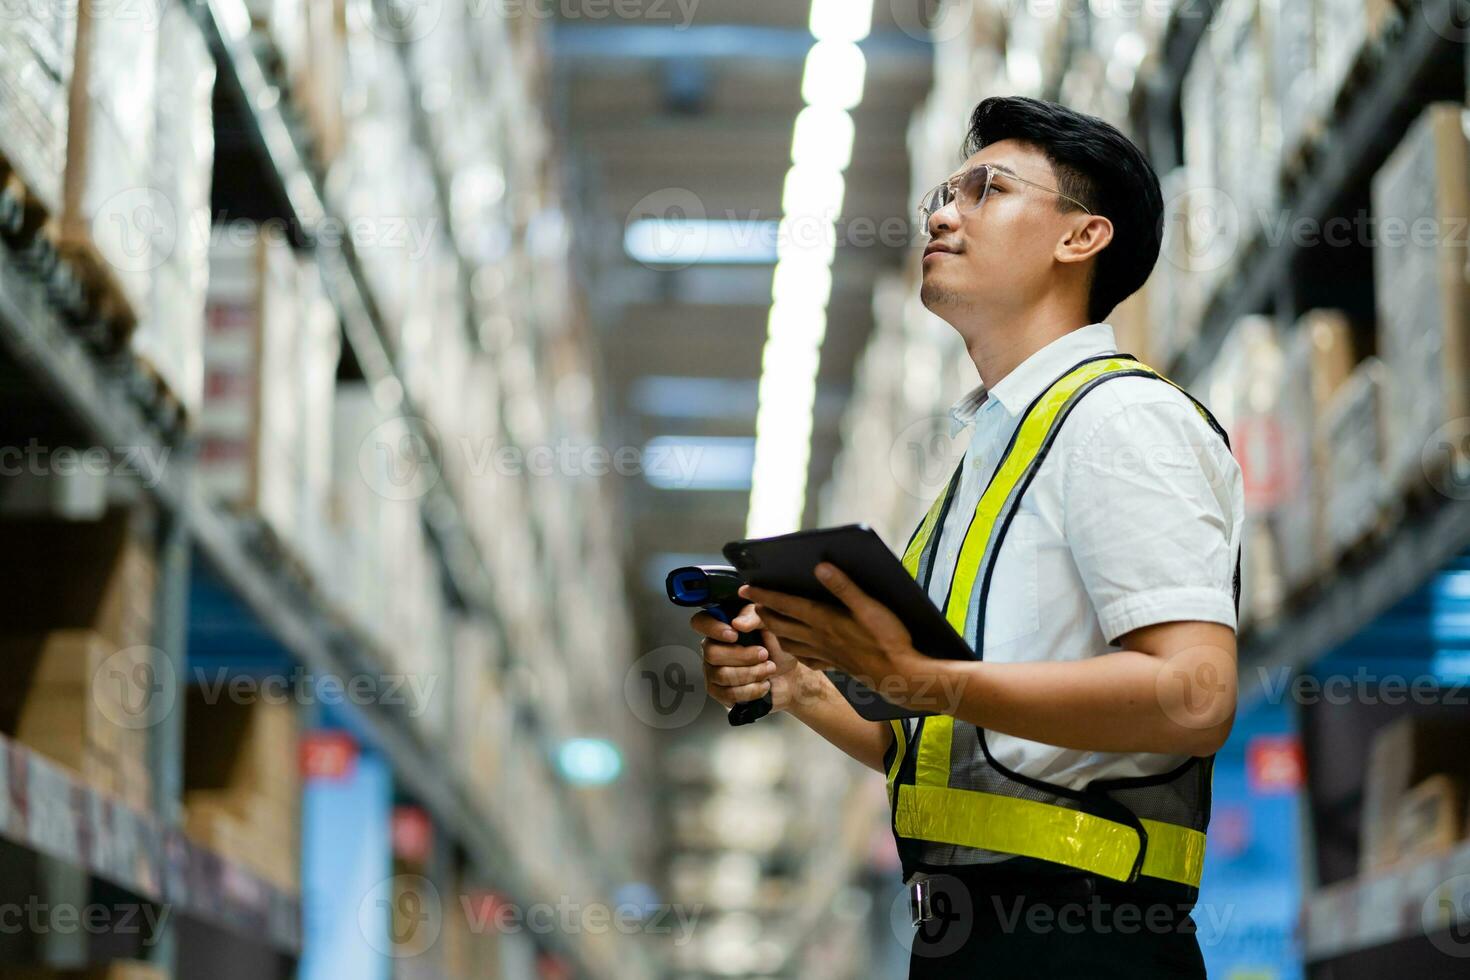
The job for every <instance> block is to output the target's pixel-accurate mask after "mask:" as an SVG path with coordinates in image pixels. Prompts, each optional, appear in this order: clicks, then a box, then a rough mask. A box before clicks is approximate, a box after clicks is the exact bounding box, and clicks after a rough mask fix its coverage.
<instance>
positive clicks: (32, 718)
mask: <svg viewBox="0 0 1470 980" xmlns="http://www.w3.org/2000/svg"><path fill="white" fill-rule="evenodd" d="M0 661H3V662H4V663H5V664H6V666H7V668H8V670H9V673H8V675H7V676H8V680H7V683H6V685H5V686H4V688H3V690H0V732H3V733H4V734H5V735H6V736H8V737H9V738H11V739H13V740H15V741H16V742H18V743H19V744H21V745H25V746H26V747H28V748H30V749H31V750H32V751H34V752H36V753H38V754H40V755H43V756H45V757H46V758H48V759H50V760H51V761H52V762H55V763H57V764H58V765H61V766H64V767H66V768H68V769H70V770H71V771H72V772H73V773H75V774H76V775H77V776H78V777H79V778H80V779H81V781H82V782H83V783H85V784H86V785H88V786H90V787H91V788H93V789H94V790H96V791H98V792H102V793H107V794H109V795H113V796H117V797H119V798H120V799H123V800H125V801H126V802H129V803H131V804H132V805H135V806H137V808H139V809H143V810H147V809H149V808H151V805H152V801H151V777H150V776H148V774H147V759H146V754H147V751H148V738H147V732H146V730H145V729H142V728H140V727H136V726H135V725H134V724H132V723H131V718H132V714H131V713H130V712H129V707H130V706H129V705H126V704H125V703H124V699H125V698H127V697H128V696H129V692H127V691H125V690H124V688H123V687H121V686H120V685H119V678H117V677H114V676H112V674H113V672H114V671H120V672H122V675H123V677H124V678H126V677H127V676H129V672H130V670H131V667H132V665H133V664H135V663H136V662H137V653H136V652H135V651H134V650H129V651H126V652H123V653H122V654H121V655H119V651H118V650H117V648H116V647H115V646H113V645H112V644H110V643H109V642H108V641H107V640H106V639H105V638H104V637H103V636H101V635H100V634H98V633H95V632H92V631H90V630H57V631H53V632H49V633H31V634H27V633H11V634H9V635H7V636H5V637H4V638H0ZM122 683H126V681H123V682H122ZM138 772H141V774H142V776H143V777H144V785H146V786H147V787H149V789H150V794H149V796H148V797H142V796H129V795H128V794H127V792H126V790H127V786H128V783H129V779H130V778H132V779H136V778H137V776H136V774H137V773H138ZM129 773H133V774H134V775H133V776H132V777H129V776H128V775H127V774H129Z"/></svg>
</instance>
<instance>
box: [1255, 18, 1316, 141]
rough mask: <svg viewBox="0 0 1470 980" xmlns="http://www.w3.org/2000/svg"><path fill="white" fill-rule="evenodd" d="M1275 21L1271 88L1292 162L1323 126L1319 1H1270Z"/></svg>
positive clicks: (1282, 134)
mask: <svg viewBox="0 0 1470 980" xmlns="http://www.w3.org/2000/svg"><path fill="white" fill-rule="evenodd" d="M1266 7H1267V9H1268V10H1269V16H1270V20H1271V88H1272V94H1273V99H1274V101H1275V103H1276V113H1277V119H1278V121H1279V125H1280V130H1281V150H1282V158H1283V159H1285V160H1290V159H1291V158H1292V157H1293V155H1294V154H1296V153H1297V151H1298V150H1299V148H1300V147H1301V146H1302V144H1303V142H1304V141H1305V140H1306V139H1307V138H1309V137H1310V136H1311V135H1312V134H1313V133H1314V132H1315V131H1316V130H1317V129H1318V128H1319V126H1320V122H1319V120H1318V117H1317V114H1316V108H1317V106H1316V100H1317V31H1318V27H1319V25H1318V22H1317V2H1316V0H1307V2H1305V3H1303V2H1302V0H1266Z"/></svg>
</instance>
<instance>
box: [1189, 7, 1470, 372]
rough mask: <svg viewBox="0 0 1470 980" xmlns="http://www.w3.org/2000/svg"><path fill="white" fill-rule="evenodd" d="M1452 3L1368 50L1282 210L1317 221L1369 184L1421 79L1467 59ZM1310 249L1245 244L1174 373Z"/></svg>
mask: <svg viewBox="0 0 1470 980" xmlns="http://www.w3.org/2000/svg"><path fill="white" fill-rule="evenodd" d="M1455 8H1456V4H1455V0H1424V2H1423V3H1422V4H1421V5H1420V6H1419V8H1418V9H1417V10H1415V11H1413V12H1411V13H1410V14H1409V16H1407V17H1406V18H1405V20H1404V22H1403V24H1402V27H1403V29H1402V30H1401V31H1398V32H1396V33H1394V34H1393V36H1390V37H1385V38H1379V39H1376V40H1375V41H1373V42H1371V43H1370V45H1369V47H1368V49H1367V50H1366V51H1365V52H1364V57H1365V58H1366V59H1367V61H1368V63H1369V65H1371V66H1372V67H1371V68H1370V69H1369V71H1368V73H1367V77H1366V78H1365V79H1363V81H1362V83H1361V85H1360V86H1359V87H1358V88H1357V91H1356V92H1355V93H1352V94H1349V95H1348V96H1347V97H1346V102H1347V105H1346V107H1345V110H1344V111H1343V113H1342V115H1341V116H1340V117H1339V118H1338V119H1337V120H1336V121H1335V122H1334V123H1333V124H1331V125H1329V126H1328V128H1327V130H1326V132H1325V134H1324V136H1323V137H1322V139H1321V140H1319V141H1317V144H1316V147H1315V149H1314V152H1313V153H1312V158H1313V162H1312V163H1311V164H1310V166H1309V167H1308V168H1307V169H1306V170H1305V172H1303V173H1302V174H1301V175H1300V176H1299V177H1298V178H1297V179H1296V180H1295V181H1294V184H1295V187H1296V188H1297V191H1296V194H1295V197H1294V198H1292V197H1288V198H1286V199H1284V200H1283V202H1282V204H1281V206H1280V208H1279V210H1280V212H1281V213H1283V214H1288V215H1290V216H1292V217H1293V218H1294V219H1296V220H1297V221H1310V222H1315V223H1317V224H1318V225H1319V226H1320V224H1321V223H1322V222H1325V221H1326V220H1327V219H1329V218H1332V217H1334V216H1335V214H1336V211H1335V209H1336V208H1337V207H1338V205H1339V204H1340V202H1341V201H1342V200H1343V198H1344V197H1345V195H1347V194H1348V193H1349V192H1350V191H1351V190H1352V189H1353V188H1354V187H1359V186H1364V185H1365V182H1366V180H1367V178H1368V177H1369V176H1370V175H1371V174H1372V173H1373V171H1374V170H1375V169H1376V168H1377V166H1378V165H1379V164H1380V163H1382V162H1383V159H1384V158H1385V157H1386V156H1387V155H1388V152H1389V151H1390V150H1391V149H1392V148H1393V147H1394V146H1395V145H1396V144H1397V142H1398V140H1399V138H1400V137H1401V136H1402V135H1403V132H1404V130H1405V129H1406V128H1407V126H1408V123H1409V122H1410V121H1411V120H1412V118H1413V117H1414V116H1415V115H1416V114H1417V113H1418V111H1419V110H1420V109H1422V108H1423V105H1424V101H1425V96H1424V92H1425V91H1426V87H1425V85H1424V83H1425V82H1426V80H1427V79H1429V78H1430V76H1431V75H1432V74H1433V72H1434V70H1435V68H1436V67H1437V66H1442V65H1443V64H1445V63H1446V62H1447V61H1450V60H1454V59H1460V60H1461V61H1463V59H1464V57H1465V54H1464V45H1463V44H1462V43H1460V42H1458V41H1457V40H1456V37H1457V36H1458V35H1457V32H1456V31H1455V30H1454V29H1452V27H1451V26H1450V25H1453V24H1454V23H1455V20H1454V15H1455ZM1242 224H1244V222H1242ZM1305 247H1306V243H1305V242H1304V241H1302V240H1300V238H1298V237H1297V236H1292V235H1285V236H1282V239H1281V241H1280V242H1277V243H1273V244H1272V245H1271V246H1270V247H1269V248H1268V247H1265V246H1264V243H1263V242H1261V241H1260V240H1259V239H1253V240H1250V241H1242V242H1240V249H1241V255H1242V262H1241V264H1240V266H1239V267H1237V269H1236V270H1235V272H1234V273H1233V274H1232V275H1230V276H1228V277H1227V278H1226V279H1225V280H1224V281H1223V282H1220V283H1219V284H1218V285H1217V286H1216V288H1215V290H1214V292H1213V295H1212V297H1211V298H1210V300H1209V302H1208V303H1207V304H1206V306H1205V312H1204V315H1203V317H1202V319H1201V322H1200V324H1199V335H1198V337H1197V338H1196V339H1195V340H1194V342H1193V343H1192V344H1191V345H1190V346H1189V347H1188V348H1187V349H1186V350H1184V351H1182V352H1181V353H1180V355H1179V356H1178V357H1177V358H1176V359H1175V362H1174V363H1173V364H1171V365H1169V366H1168V367H1169V372H1170V374H1171V375H1172V376H1173V377H1175V378H1177V379H1179V380H1180V381H1181V382H1184V383H1188V382H1190V381H1192V380H1193V379H1195V378H1197V377H1198V376H1199V375H1200V373H1201V372H1202V371H1203V370H1204V368H1205V367H1206V366H1207V365H1208V364H1210V363H1211V362H1212V361H1213V360H1214V359H1215V356H1216V355H1217V354H1218V353H1219V352H1220V348H1221V345H1222V344H1223V343H1224V342H1225V337H1226V335H1227V334H1228V333H1229V332H1230V329H1231V328H1232V327H1233V326H1234V325H1235V323H1236V321H1237V320H1239V319H1240V318H1241V317H1243V316H1247V315H1250V314H1254V313H1260V312H1262V311H1264V310H1267V309H1269V308H1270V307H1271V305H1272V303H1273V301H1274V299H1275V298H1276V296H1277V294H1278V291H1279V290H1280V289H1281V288H1282V286H1283V284H1288V282H1289V280H1290V276H1291V270H1292V266H1293V263H1294V261H1295V260H1296V258H1297V256H1298V255H1299V254H1300V253H1301V251H1302V249H1304V248H1305Z"/></svg>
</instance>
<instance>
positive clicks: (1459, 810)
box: [1393, 773, 1465, 861]
mask: <svg viewBox="0 0 1470 980" xmlns="http://www.w3.org/2000/svg"><path fill="white" fill-rule="evenodd" d="M1464 815H1465V784H1464V783H1463V782H1462V781H1461V780H1459V779H1456V778H1455V777H1453V776H1448V775H1445V774H1444V773H1437V774H1436V775H1433V776H1430V777H1429V778H1428V779H1426V780H1424V781H1423V782H1421V783H1419V784H1418V785H1417V786H1415V787H1414V788H1413V789H1411V790H1409V791H1408V792H1407V793H1405V794H1404V798H1403V799H1402V800H1400V801H1399V806H1398V811H1397V812H1396V813H1395V815H1394V824H1393V841H1394V843H1393V849H1394V854H1395V856H1396V858H1397V860H1400V861H1411V860H1413V859H1414V858H1419V857H1428V856H1430V855H1434V854H1441V853H1443V852H1445V851H1448V850H1450V849H1451V848H1453V847H1454V846H1455V845H1456V844H1458V843H1459V842H1460V840H1461V839H1462V838H1463V833H1462V831H1463V830H1464V826H1463V823H1464V820H1463V818H1464Z"/></svg>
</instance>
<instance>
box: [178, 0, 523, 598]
mask: <svg viewBox="0 0 1470 980" xmlns="http://www.w3.org/2000/svg"><path fill="white" fill-rule="evenodd" d="M197 9H198V11H199V13H200V15H201V23H202V24H203V27H204V30H205V35H206V38H207V39H208V41H209V43H210V47H211V49H212V50H213V51H214V53H215V59H216V65H217V67H218V70H219V79H220V83H221V84H223V85H225V86H227V87H228V88H230V89H232V90H233V91H235V92H236V94H237V95H238V97H239V100H240V104H241V105H242V106H243V107H244V108H245V109H246V110H247V111H246V113H245V116H246V119H247V121H248V122H249V123H250V126H251V131H252V134H253V135H254V137H255V140H256V143H257V145H258V146H259V147H260V149H261V150H262V151H263V155H264V157H265V159H267V160H269V161H270V163H271V167H270V168H269V170H268V172H269V174H270V176H271V177H272V178H273V179H274V180H275V181H276V182H277V185H278V189H279V190H280V192H281V193H282V195H283V196H284V198H285V200H287V201H288V202H289V203H290V206H291V208H292V209H293V211H294V214H292V215H291V216H290V217H291V219H292V226H293V228H295V229H296V230H297V232H298V234H299V235H300V236H301V237H302V238H304V239H305V240H306V241H307V242H308V243H310V242H311V232H312V229H313V228H316V227H318V226H320V224H321V223H322V222H323V221H324V220H325V219H327V218H329V217H337V218H340V217H341V216H342V215H344V214H346V211H345V210H344V209H341V208H338V207H334V206H333V204H334V202H333V201H332V199H331V197H330V195H329V194H328V193H327V192H326V190H325V188H324V186H323V181H322V180H321V177H320V175H319V174H318V173H317V170H316V168H315V167H314V166H313V165H312V164H311V163H310V162H309V157H308V155H307V153H306V151H305V149H304V147H303V145H302V143H301V141H300V140H299V139H298V137H297V135H296V132H295V130H294V129H293V127H292V125H291V123H290V122H289V121H288V119H287V117H286V114H285V107H284V105H283V98H282V93H281V90H280V88H279V87H277V86H276V85H274V84H273V83H272V82H271V81H270V79H269V77H268V75H267V73H266V71H265V68H264V67H263V66H262V65H261V62H260V58H259V56H258V55H257V53H256V51H255V49H254V47H253V45H252V44H251V40H250V15H249V13H248V12H247V11H246V9H245V6H244V4H243V2H242V0H201V2H199V3H198V4H197ZM313 254H314V255H315V256H316V258H317V262H318V264H319V266H320V267H321V272H322V277H323V279H324V280H325V283H326V286H327V292H328V294H329V295H330V296H331V298H332V301H333V303H334V304H336V306H337V311H338V314H339V316H340V318H341V320H342V325H343V331H344V333H345V334H346V337H347V342H348V344H349V345H350V346H351V347H352V352H353V354H354V355H355V356H356V358H357V361H358V364H359V365H360V366H361V367H362V370H363V374H364V376H365V377H366V378H367V380H368V381H369V383H371V384H372V385H373V391H374V393H375V395H376V396H378V397H380V398H382V399H383V400H385V401H386V402H388V403H389V404H390V405H392V407H394V408H395V409H396V410H398V411H399V412H400V414H401V415H402V416H403V418H404V421H405V422H406V423H408V424H409V426H410V427H411V428H413V430H414V432H415V435H418V436H420V437H421V438H422V439H423V445H424V446H426V447H428V450H429V452H430V453H431V454H433V455H431V458H430V459H429V460H428V462H430V463H432V464H433V465H434V467H435V468H436V469H437V470H439V471H440V472H441V473H442V470H443V467H442V461H441V460H440V459H439V458H438V456H437V454H436V450H437V447H436V442H435V440H434V439H433V438H432V436H431V434H430V433H429V432H428V431H427V430H426V427H425V422H424V419H423V417H422V415H420V413H419V412H418V411H417V410H416V407H415V406H416V405H417V398H416V397H415V396H417V395H420V394H421V393H418V392H411V391H409V390H408V387H407V384H406V381H405V378H404V376H403V373H402V372H401V371H400V370H399V369H398V365H397V363H396V362H395V360H394V356H393V352H392V348H391V346H390V344H389V342H388V339H387V334H386V332H385V331H384V329H383V320H382V316H381V313H380V307H379V305H378V303H377V301H376V298H375V296H374V294H373V290H372V288H371V287H370V285H369V284H368V282H367V279H366V277H365V276H364V275H363V272H362V268H361V266H360V265H359V264H358V262H357V259H356V256H355V255H354V253H353V251H352V245H351V242H350V241H345V240H344V241H343V242H342V243H341V245H340V247H334V248H328V247H325V246H323V245H317V246H316V247H314V248H313ZM432 482H433V487H432V489H430V491H429V492H428V494H427V495H426V496H425V498H424V501H423V511H424V516H425V519H426V521H427V524H428V527H429V530H430V532H431V536H432V538H433V540H434V541H435V542H436V543H437V545H438V553H439V556H440V558H441V560H442V562H443V564H444V570H445V572H446V573H447V575H448V579H449V582H450V583H451V585H452V586H453V588H454V590H455V594H456V595H457V596H458V597H459V599H460V601H461V602H462V603H463V604H464V605H466V606H468V607H471V608H474V609H478V610H481V611H483V612H485V613H487V614H489V615H492V616H493V615H494V612H495V603H494V599H493V595H494V593H493V592H492V590H491V585H490V574H489V571H488V569H487V568H486V566H485V563H484V561H483V559H482V557H481V556H480V554H479V552H478V551H477V550H476V549H475V547H474V546H473V544H472V541H473V540H474V539H473V538H472V537H471V536H470V534H469V530H468V525H467V523H466V521H465V519H464V516H463V515H464V510H463V508H461V507H460V506H459V503H458V501H456V500H455V499H454V495H453V493H452V492H451V491H450V490H449V489H448V488H447V487H446V486H445V483H444V480H442V479H437V480H434V481H432Z"/></svg>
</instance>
